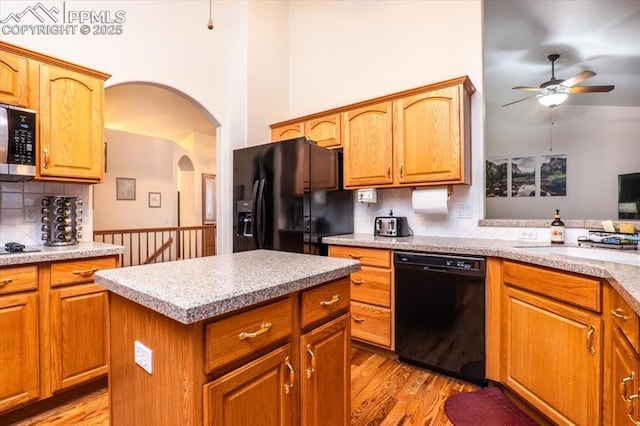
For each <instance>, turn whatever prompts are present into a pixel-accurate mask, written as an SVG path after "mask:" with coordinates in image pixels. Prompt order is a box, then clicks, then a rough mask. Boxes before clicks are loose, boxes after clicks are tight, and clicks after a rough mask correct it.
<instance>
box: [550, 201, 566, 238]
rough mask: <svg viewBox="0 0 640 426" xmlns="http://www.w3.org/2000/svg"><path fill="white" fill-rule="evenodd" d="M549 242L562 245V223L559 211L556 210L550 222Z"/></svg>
mask: <svg viewBox="0 0 640 426" xmlns="http://www.w3.org/2000/svg"><path fill="white" fill-rule="evenodd" d="M551 242H552V243H555V244H562V243H564V222H563V221H562V220H561V219H560V210H558V209H556V214H555V216H554V217H553V222H551Z"/></svg>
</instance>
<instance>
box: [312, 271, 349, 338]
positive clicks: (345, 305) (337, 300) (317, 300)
mask: <svg viewBox="0 0 640 426" xmlns="http://www.w3.org/2000/svg"><path fill="white" fill-rule="evenodd" d="M301 309H302V312H301V315H300V318H301V320H300V322H301V324H300V325H301V327H302V328H303V329H304V328H306V327H307V326H309V325H311V324H314V323H317V322H319V321H322V320H327V319H329V318H333V317H336V316H338V315H339V314H341V313H343V312H345V311H347V310H348V309H349V279H348V278H346V277H345V278H341V279H339V280H336V281H333V282H331V283H329V284H325V285H322V286H320V287H316V288H313V289H311V290H307V291H305V292H303V293H302V308H301Z"/></svg>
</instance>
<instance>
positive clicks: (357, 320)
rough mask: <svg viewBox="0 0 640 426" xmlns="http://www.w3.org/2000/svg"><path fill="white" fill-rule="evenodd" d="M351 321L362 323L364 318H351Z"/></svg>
mask: <svg viewBox="0 0 640 426" xmlns="http://www.w3.org/2000/svg"><path fill="white" fill-rule="evenodd" d="M351 319H352V320H354V321H355V322H364V318H360V317H354V316H351Z"/></svg>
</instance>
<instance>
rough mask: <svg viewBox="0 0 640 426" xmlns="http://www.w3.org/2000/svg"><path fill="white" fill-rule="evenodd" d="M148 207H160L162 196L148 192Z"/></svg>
mask: <svg viewBox="0 0 640 426" xmlns="http://www.w3.org/2000/svg"><path fill="white" fill-rule="evenodd" d="M149 207H151V208H158V207H162V194H160V193H159V192H150V193H149Z"/></svg>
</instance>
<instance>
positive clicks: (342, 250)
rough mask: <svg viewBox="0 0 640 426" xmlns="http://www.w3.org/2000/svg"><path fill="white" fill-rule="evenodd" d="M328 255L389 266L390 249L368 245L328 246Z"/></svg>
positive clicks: (372, 264) (368, 263)
mask: <svg viewBox="0 0 640 426" xmlns="http://www.w3.org/2000/svg"><path fill="white" fill-rule="evenodd" d="M329 256H331V257H343V258H346V259H355V260H359V261H360V263H362V264H363V265H366V266H377V267H379V268H391V250H384V249H374V248H368V247H349V246H330V247H329Z"/></svg>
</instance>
